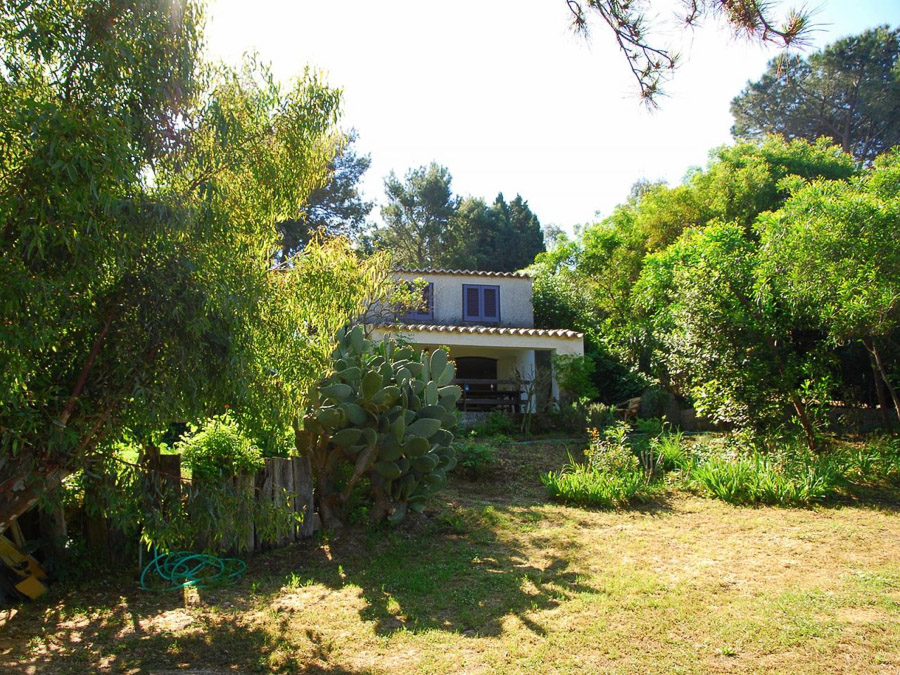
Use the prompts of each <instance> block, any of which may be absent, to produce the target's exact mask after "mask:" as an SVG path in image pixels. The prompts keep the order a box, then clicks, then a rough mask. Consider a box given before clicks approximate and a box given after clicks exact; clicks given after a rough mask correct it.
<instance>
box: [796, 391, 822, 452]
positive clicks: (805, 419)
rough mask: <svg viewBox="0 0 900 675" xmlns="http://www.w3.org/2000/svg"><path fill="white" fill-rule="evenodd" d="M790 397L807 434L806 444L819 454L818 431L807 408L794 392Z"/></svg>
mask: <svg viewBox="0 0 900 675" xmlns="http://www.w3.org/2000/svg"><path fill="white" fill-rule="evenodd" d="M790 396H791V403H792V404H793V405H794V410H795V411H796V412H797V419H799V420H800V426H801V427H803V433H804V434H806V444H807V445H808V446H809V449H810V450H811V451H812V452H818V450H819V444H818V442H817V441H816V430H815V427H813V425H812V422H811V421H810V419H809V413H808V412H807V410H806V406H805V405H804V404H803V401H801V400H800V398H799V397H798V396H797V395H796V394H795V393H794V392H793V391H792V392H791V394H790Z"/></svg>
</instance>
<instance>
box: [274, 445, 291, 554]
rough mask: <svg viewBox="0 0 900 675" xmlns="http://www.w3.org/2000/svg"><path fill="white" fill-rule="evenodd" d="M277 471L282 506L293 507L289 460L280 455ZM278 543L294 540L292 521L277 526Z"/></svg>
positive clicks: (282, 543)
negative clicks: (279, 479)
mask: <svg viewBox="0 0 900 675" xmlns="http://www.w3.org/2000/svg"><path fill="white" fill-rule="evenodd" d="M278 468H279V473H280V475H281V489H282V493H281V501H280V504H281V506H282V508H285V509H290V510H292V511H293V508H294V472H293V470H292V468H291V460H290V459H289V458H287V457H281V458H279V460H278ZM279 529H280V532H279V538H278V541H279V545H280V546H285V545H287V544H290V543H292V542H293V541H294V521H293V520H291V521H290V522H289V524H287V525H285V527H284V528H279Z"/></svg>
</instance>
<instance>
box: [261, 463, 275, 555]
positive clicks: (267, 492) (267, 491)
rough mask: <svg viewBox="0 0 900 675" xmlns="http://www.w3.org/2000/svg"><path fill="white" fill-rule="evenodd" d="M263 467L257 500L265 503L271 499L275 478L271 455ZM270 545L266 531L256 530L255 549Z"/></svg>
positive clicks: (262, 548)
mask: <svg viewBox="0 0 900 675" xmlns="http://www.w3.org/2000/svg"><path fill="white" fill-rule="evenodd" d="M265 462H266V465H265V468H264V469H263V476H262V485H261V487H260V490H259V500H260V502H261V503H262V504H263V505H265V504H266V503H271V502H272V501H273V495H274V491H275V481H276V480H277V474H278V469H277V465H276V460H275V459H274V458H272V457H267V458H266V460H265ZM271 545H272V541H271V539H270V537H269V536H267V534H266V533H263V532H257V536H256V549H257V550H265V549H267V548H269V547H270V546H271Z"/></svg>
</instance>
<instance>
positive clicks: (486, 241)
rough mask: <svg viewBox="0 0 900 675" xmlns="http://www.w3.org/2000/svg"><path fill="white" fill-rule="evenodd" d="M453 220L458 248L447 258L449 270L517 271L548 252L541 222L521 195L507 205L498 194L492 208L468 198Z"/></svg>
mask: <svg viewBox="0 0 900 675" xmlns="http://www.w3.org/2000/svg"><path fill="white" fill-rule="evenodd" d="M454 221H455V223H454V224H455V229H456V233H457V238H456V245H457V249H456V250H455V251H452V252H448V254H447V256H446V260H447V261H448V262H447V266H450V267H459V268H464V269H474V270H489V271H494V272H514V271H516V270H520V269H522V268H524V267H527V266H528V265H530V264H531V263H532V262H534V258H535V256H536V255H537V254H538V253H541V252H543V251H544V250H545V248H544V233H543V230H542V229H541V223H540V221H539V220H538V217H537V216H536V215H535V214H534V213H533V212H532V211H531V209H530V208H529V207H528V202H526V201H525V200H524V199H522V196H521V195H516V198H515V199H513V200H512V201H511V202H507V201H506V200H505V199H504V198H503V195H502V194H499V195H497V198H496V199H495V200H494V203H493V204H491V205H490V206H488V205H487V204H486V203H485V201H484V200H483V199H480V198H477V197H466V198H465V199H463V200H461V202H460V204H459V206H458V208H457V211H456V216H455V218H454Z"/></svg>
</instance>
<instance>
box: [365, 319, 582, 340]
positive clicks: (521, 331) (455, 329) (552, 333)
mask: <svg viewBox="0 0 900 675" xmlns="http://www.w3.org/2000/svg"><path fill="white" fill-rule="evenodd" d="M375 327H376V328H381V329H384V330H391V331H398V332H403V331H417V332H421V333H468V334H472V335H477V334H481V335H524V336H528V335H530V336H533V337H561V338H566V339H569V340H574V339H578V340H581V339H582V338H584V333H579V332H577V331H574V330H565V329H564V328H513V327H511V326H442V325H438V324H433V323H417V324H407V323H380V324H376V326H375Z"/></svg>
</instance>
